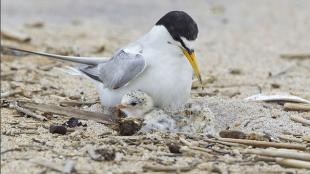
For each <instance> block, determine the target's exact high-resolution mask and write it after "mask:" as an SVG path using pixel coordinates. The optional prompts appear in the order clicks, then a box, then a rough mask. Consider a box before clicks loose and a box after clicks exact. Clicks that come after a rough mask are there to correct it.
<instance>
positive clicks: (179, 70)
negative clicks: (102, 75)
mask: <svg viewBox="0 0 310 174" xmlns="http://www.w3.org/2000/svg"><path fill="white" fill-rule="evenodd" d="M163 30H166V29H163V28H155V29H154V28H153V29H152V30H151V31H150V32H149V33H148V34H147V35H145V36H144V37H142V38H141V39H140V40H138V41H137V44H141V45H142V47H143V52H142V53H141V54H142V56H143V57H144V58H145V59H146V62H147V68H146V69H145V71H144V72H142V73H141V74H140V75H139V76H138V77H137V78H136V79H134V80H132V81H130V83H129V84H128V85H127V86H124V87H121V88H119V89H108V88H104V87H103V85H102V84H98V91H99V93H100V99H101V102H102V104H103V105H104V106H108V107H113V106H115V105H117V104H119V103H120V102H121V98H122V96H123V95H124V94H126V93H128V92H129V91H131V90H142V91H144V92H146V93H148V94H149V95H150V96H151V97H152V98H153V99H154V104H155V106H159V107H169V108H171V107H172V108H177V107H180V106H182V105H183V104H185V102H186V101H187V99H188V98H189V96H190V90H191V84H192V75H193V71H192V68H191V66H190V63H189V62H188V61H187V59H186V57H185V56H184V55H183V53H182V51H181V49H180V48H178V47H176V46H174V45H171V44H168V43H167V40H168V39H172V38H171V36H170V35H169V33H168V32H167V31H163ZM131 46H132V44H131Z"/></svg>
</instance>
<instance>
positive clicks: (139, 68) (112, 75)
mask: <svg viewBox="0 0 310 174" xmlns="http://www.w3.org/2000/svg"><path fill="white" fill-rule="evenodd" d="M145 67H146V62H145V59H144V58H143V57H142V55H141V54H133V53H128V52H125V51H124V50H121V51H119V52H118V53H117V54H116V55H115V56H113V57H112V58H111V59H110V60H108V61H106V62H103V63H100V64H97V65H83V66H80V67H79V70H80V71H81V72H83V73H85V74H86V75H87V76H89V77H90V78H92V79H94V80H97V81H100V82H102V83H103V84H104V86H105V87H107V88H110V89H117V88H120V87H122V86H126V85H127V84H128V83H129V82H130V81H131V80H133V79H135V78H136V77H137V76H138V75H139V74H141V73H142V72H143V71H144V69H145Z"/></svg>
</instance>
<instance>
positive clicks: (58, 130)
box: [50, 125, 67, 135]
mask: <svg viewBox="0 0 310 174" xmlns="http://www.w3.org/2000/svg"><path fill="white" fill-rule="evenodd" d="M50 133H52V134H61V135H65V134H66V133H67V128H66V127H65V126H63V125H51V126H50Z"/></svg>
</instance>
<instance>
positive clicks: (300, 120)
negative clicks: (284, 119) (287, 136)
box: [290, 115, 310, 126]
mask: <svg viewBox="0 0 310 174" xmlns="http://www.w3.org/2000/svg"><path fill="white" fill-rule="evenodd" d="M290 119H291V120H293V121H296V122H298V123H302V124H303V125H307V126H310V120H307V119H304V118H302V117H301V116H298V115H291V116H290Z"/></svg>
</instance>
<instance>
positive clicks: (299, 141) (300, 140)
mask: <svg viewBox="0 0 310 174" xmlns="http://www.w3.org/2000/svg"><path fill="white" fill-rule="evenodd" d="M278 138H280V139H282V140H286V141H294V142H297V143H301V142H302V139H298V138H294V137H289V136H286V135H279V136H278Z"/></svg>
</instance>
